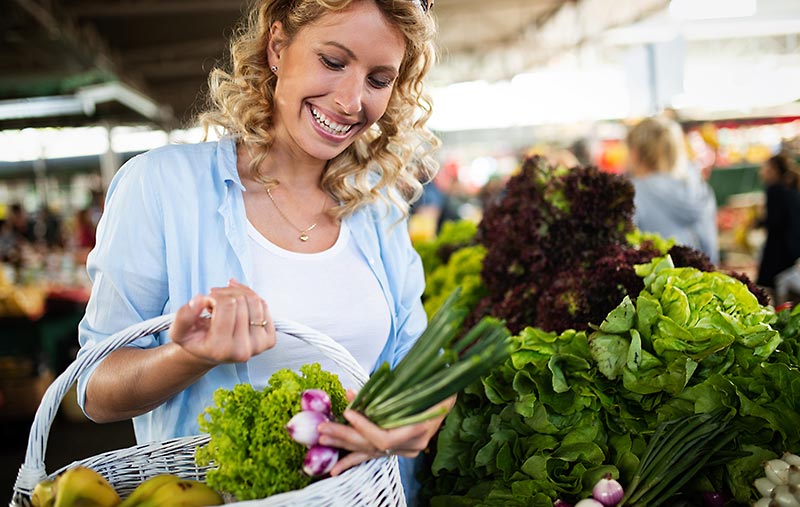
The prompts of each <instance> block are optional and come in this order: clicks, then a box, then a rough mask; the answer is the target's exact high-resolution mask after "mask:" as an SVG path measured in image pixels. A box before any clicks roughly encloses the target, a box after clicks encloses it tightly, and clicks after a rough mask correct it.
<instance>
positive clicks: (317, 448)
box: [286, 389, 339, 477]
mask: <svg viewBox="0 0 800 507" xmlns="http://www.w3.org/2000/svg"><path fill="white" fill-rule="evenodd" d="M300 408H301V409H302V410H301V411H300V412H298V413H297V414H295V416H294V417H292V419H291V420H290V421H289V423H288V424H287V425H286V430H287V431H288V432H289V435H290V436H291V437H292V439H294V441H295V442H298V443H301V444H303V445H305V446H306V447H308V451H307V452H306V457H305V459H304V460H303V472H305V473H306V474H307V475H309V476H311V477H317V476H320V475H325V474H327V473H328V472H330V471H331V469H332V468H333V466H334V465H335V464H336V462H337V461H339V449H336V448H333V447H327V446H324V445H319V432H318V431H317V427H318V426H319V425H320V424H321V423H323V422H326V421H330V419H331V398H330V396H328V393H326V392H325V391H323V390H321V389H307V390H305V391H303V393H302V394H301V396H300Z"/></svg>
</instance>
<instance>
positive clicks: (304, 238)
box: [300, 232, 308, 242]
mask: <svg viewBox="0 0 800 507" xmlns="http://www.w3.org/2000/svg"><path fill="white" fill-rule="evenodd" d="M300 241H303V242H305V241H308V234H306V233H305V232H304V233H303V234H301V235H300Z"/></svg>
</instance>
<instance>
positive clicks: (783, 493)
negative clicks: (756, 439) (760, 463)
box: [753, 452, 800, 507]
mask: <svg viewBox="0 0 800 507" xmlns="http://www.w3.org/2000/svg"><path fill="white" fill-rule="evenodd" d="M753 485H754V486H755V487H756V489H757V490H758V492H759V493H761V499H759V500H758V501H757V502H756V503H755V504H753V507H800V456H797V455H795V454H792V453H790V452H786V453H784V454H783V456H782V457H781V458H779V459H771V460H769V461H765V462H764V477H760V478H758V479H756V480H755V482H754V483H753Z"/></svg>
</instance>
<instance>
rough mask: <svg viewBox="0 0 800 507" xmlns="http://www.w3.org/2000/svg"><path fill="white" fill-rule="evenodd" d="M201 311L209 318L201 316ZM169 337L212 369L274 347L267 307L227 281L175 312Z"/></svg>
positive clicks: (273, 332)
mask: <svg viewBox="0 0 800 507" xmlns="http://www.w3.org/2000/svg"><path fill="white" fill-rule="evenodd" d="M204 310H208V311H209V312H210V313H211V318H207V317H204V316H201V315H202V313H203V311H204ZM169 336H170V338H171V339H172V341H173V342H174V343H176V344H178V345H179V346H180V347H181V348H183V349H184V350H185V351H186V352H188V353H189V354H191V355H192V356H194V357H196V358H197V359H198V360H200V361H201V362H204V363H206V364H207V365H208V366H210V367H213V366H216V365H218V364H222V363H241V362H245V361H247V360H248V359H250V358H251V357H253V356H255V355H257V354H260V353H261V352H264V351H265V350H268V349H271V348H272V347H274V346H275V325H274V324H273V322H272V318H271V316H270V314H269V309H268V308H267V303H266V302H264V300H263V299H261V297H260V296H259V295H258V294H256V293H255V292H254V291H253V290H252V289H250V288H249V287H247V286H245V285H242V284H240V283H239V282H237V281H235V280H230V282H229V283H228V286H227V287H215V288H213V289H211V292H210V293H209V294H208V295H202V294H198V295H197V296H195V297H193V298H192V299H191V301H189V302H188V303H187V304H185V305H183V306H182V307H181V308H180V309H178V311H177V313H176V314H175V320H174V321H173V323H172V326H170V329H169Z"/></svg>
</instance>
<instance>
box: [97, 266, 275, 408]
mask: <svg viewBox="0 0 800 507" xmlns="http://www.w3.org/2000/svg"><path fill="white" fill-rule="evenodd" d="M204 311H210V312H211V317H210V318H206V317H204V316H203V313H204ZM169 335H170V338H171V339H172V341H171V342H169V343H166V344H164V345H161V346H159V347H155V348H147V349H139V348H134V347H125V348H123V349H120V350H116V351H114V352H113V353H111V354H110V355H109V356H108V357H106V358H105V359H104V360H103V361H102V362H101V363H100V365H99V366H98V367H97V368H96V369H95V371H94V374H93V375H92V376H91V378H90V379H89V383H88V386H87V389H86V401H85V404H84V410H85V411H86V413H87V415H89V417H90V418H92V419H93V420H94V421H97V422H111V421H118V420H123V419H129V418H131V417H135V416H137V415H141V414H144V413H146V412H149V411H150V410H152V409H154V408H156V407H157V406H159V405H161V404H162V403H164V402H165V401H167V400H168V399H169V398H171V397H173V396H175V395H176V394H178V393H179V392H181V391H183V390H184V389H186V388H187V387H189V386H190V385H191V384H192V383H194V382H195V381H196V380H197V379H198V378H200V377H201V376H203V375H204V374H205V373H206V372H208V371H209V370H210V369H211V368H213V367H214V366H216V365H219V364H223V363H234V362H244V361H247V360H248V359H249V358H250V357H252V356H254V355H256V354H260V353H261V352H263V351H264V350H267V349H270V348H272V347H273V346H274V345H275V327H274V324H273V323H272V318H271V317H270V314H269V310H268V308H267V304H266V303H265V302H264V300H263V299H261V298H260V297H259V296H258V295H257V294H256V293H255V292H253V291H252V290H251V289H250V288H248V287H246V286H244V285H242V284H240V283H238V282H236V281H234V280H231V281H230V283H229V285H228V286H227V287H222V288H214V289H212V290H211V293H210V294H209V295H208V296H202V295H198V296H195V297H194V298H192V300H191V301H189V302H188V303H187V304H185V305H184V306H182V307H181V308H180V309H179V310H178V312H177V313H176V314H175V320H174V321H173V323H172V326H171V327H170V330H169Z"/></svg>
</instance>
